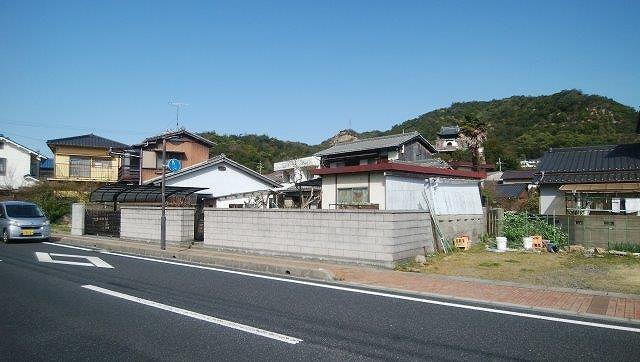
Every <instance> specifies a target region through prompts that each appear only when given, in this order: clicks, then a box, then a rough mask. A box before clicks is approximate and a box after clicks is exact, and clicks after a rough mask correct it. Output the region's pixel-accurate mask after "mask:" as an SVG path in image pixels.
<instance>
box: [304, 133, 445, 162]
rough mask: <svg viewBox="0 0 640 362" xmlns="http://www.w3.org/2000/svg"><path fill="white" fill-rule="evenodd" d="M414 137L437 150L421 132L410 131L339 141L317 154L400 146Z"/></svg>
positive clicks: (430, 148) (431, 149)
mask: <svg viewBox="0 0 640 362" xmlns="http://www.w3.org/2000/svg"><path fill="white" fill-rule="evenodd" d="M414 138H420V139H421V140H422V141H423V143H425V144H426V145H428V146H427V148H429V150H430V151H432V152H435V148H433V146H432V145H431V144H430V143H429V142H428V141H427V140H426V139H425V138H424V137H422V136H421V135H420V133H419V132H415V131H414V132H408V133H401V134H395V135H388V136H382V137H373V138H365V139H362V140H357V141H353V142H348V143H339V144H337V145H335V146H333V147H330V148H327V149H326V150H322V151H320V152H317V153H316V154H315V155H316V156H327V155H338V154H344V153H351V152H358V151H366V150H375V149H381V148H392V147H398V146H400V145H402V144H404V143H406V142H408V141H410V140H412V139H414Z"/></svg>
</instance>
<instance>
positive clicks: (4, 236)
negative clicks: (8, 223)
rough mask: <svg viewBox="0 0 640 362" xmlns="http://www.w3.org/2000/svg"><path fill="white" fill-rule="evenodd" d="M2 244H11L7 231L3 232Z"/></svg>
mask: <svg viewBox="0 0 640 362" xmlns="http://www.w3.org/2000/svg"><path fill="white" fill-rule="evenodd" d="M2 242H3V243H5V244H9V232H8V231H7V230H4V231H3V232H2Z"/></svg>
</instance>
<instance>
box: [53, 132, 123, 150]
mask: <svg viewBox="0 0 640 362" xmlns="http://www.w3.org/2000/svg"><path fill="white" fill-rule="evenodd" d="M47 146H49V147H51V146H77V147H94V148H120V149H124V148H128V147H129V146H128V145H125V144H124V143H120V142H118V141H114V140H110V139H108V138H104V137H100V136H96V135H94V134H93V133H90V134H85V135H82V136H73V137H66V138H56V139H53V140H48V141H47Z"/></svg>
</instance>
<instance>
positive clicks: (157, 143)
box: [120, 129, 215, 185]
mask: <svg viewBox="0 0 640 362" xmlns="http://www.w3.org/2000/svg"><path fill="white" fill-rule="evenodd" d="M163 139H166V155H165V157H166V160H170V159H177V160H179V161H180V164H181V166H182V168H189V167H191V166H194V165H197V164H201V163H203V162H205V161H207V160H208V159H209V148H211V147H213V146H214V145H215V143H213V142H211V141H209V140H208V139H206V138H204V137H202V136H199V135H197V134H195V133H192V132H189V131H187V130H185V129H179V130H177V131H172V132H167V133H164V134H161V135H157V136H153V137H149V138H146V139H144V140H143V141H142V142H140V143H139V144H136V145H132V146H131V148H130V149H128V151H127V152H125V153H124V155H123V162H122V164H123V169H122V171H121V172H120V174H121V176H120V180H121V181H137V182H138V183H139V184H141V185H142V184H145V183H147V181H149V180H151V179H154V178H156V177H158V175H160V174H162V143H163Z"/></svg>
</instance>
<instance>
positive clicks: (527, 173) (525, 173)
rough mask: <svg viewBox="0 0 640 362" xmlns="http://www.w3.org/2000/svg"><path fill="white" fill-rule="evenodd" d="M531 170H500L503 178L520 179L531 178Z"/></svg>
mask: <svg viewBox="0 0 640 362" xmlns="http://www.w3.org/2000/svg"><path fill="white" fill-rule="evenodd" d="M533 173H534V171H533V170H522V171H519V170H518V171H514V170H507V171H503V172H502V179H503V180H522V179H533Z"/></svg>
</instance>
